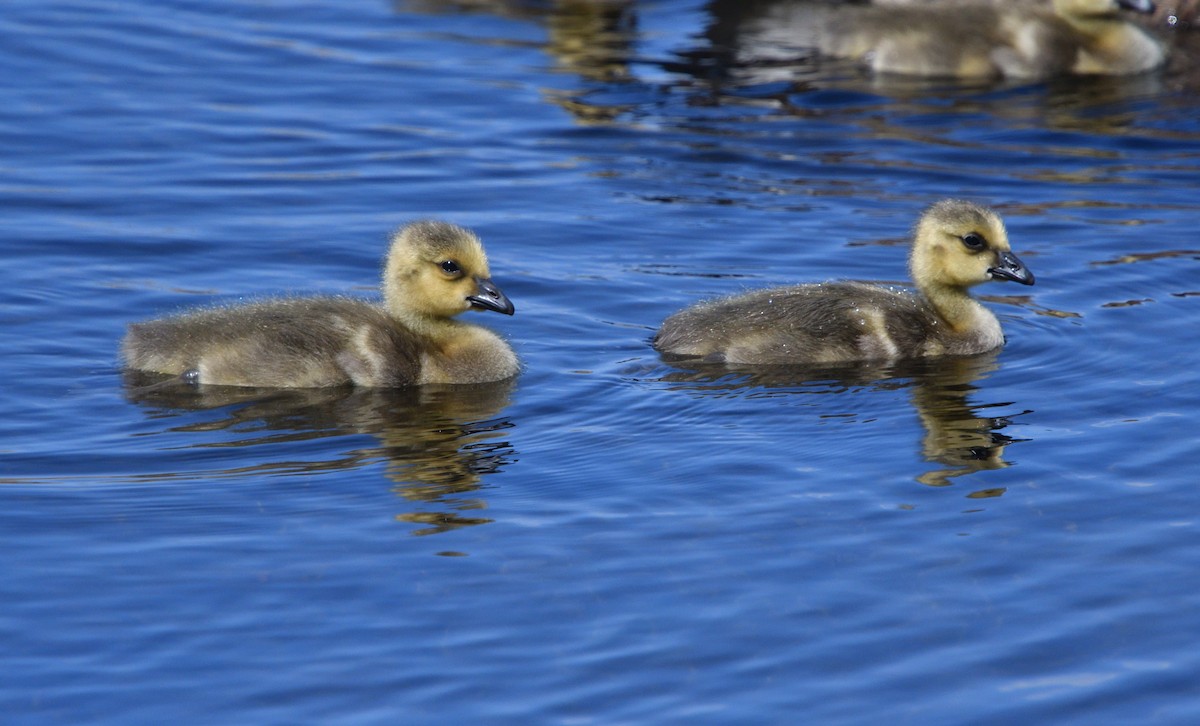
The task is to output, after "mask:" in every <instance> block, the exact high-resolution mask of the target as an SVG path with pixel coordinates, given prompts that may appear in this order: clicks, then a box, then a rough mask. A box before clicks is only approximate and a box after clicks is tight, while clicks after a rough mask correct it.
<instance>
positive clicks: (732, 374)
mask: <svg viewBox="0 0 1200 726" xmlns="http://www.w3.org/2000/svg"><path fill="white" fill-rule="evenodd" d="M997 356H998V352H992V353H985V354H983V355H979V356H970V357H949V358H938V359H930V360H918V361H899V362H893V363H864V364H852V365H845V366H838V367H829V368H813V367H801V366H795V367H793V366H759V367H742V366H729V365H725V364H707V363H695V362H691V361H687V362H680V361H669V362H670V363H671V365H672V366H674V367H676V368H680V370H678V371H676V372H673V373H670V374H668V375H666V376H664V377H663V378H662V379H661V380H662V381H663V382H666V383H669V384H671V387H672V388H674V389H676V390H680V391H687V392H689V393H693V394H700V395H712V394H717V395H721V394H726V393H728V392H730V391H738V390H743V391H748V390H752V389H756V388H757V389H765V390H769V391H771V392H773V393H785V394H794V395H821V394H831V393H832V394H835V395H836V394H839V393H842V392H844V391H846V390H847V389H850V388H866V389H874V390H898V389H907V390H908V392H909V398H910V401H911V403H912V406H913V409H914V410H915V411H916V413H917V416H918V417H919V418H920V420H921V425H922V427H923V428H924V429H925V435H924V436H923V437H922V440H921V448H920V450H921V454H922V456H923V457H924V458H925V459H926V460H927V461H930V462H932V463H935V464H939V465H940V466H941V467H942V468H938V469H934V470H932V471H926V472H923V473H921V474H919V475H917V476H916V477H915V479H916V480H917V481H918V482H920V483H922V484H926V485H928V486H938V487H940V486H949V485H950V484H952V483H953V480H954V479H955V478H956V477H960V476H964V475H966V474H973V473H975V472H979V471H987V470H990V469H1002V468H1004V467H1007V466H1009V465H1010V464H1011V462H1009V461H1006V460H1005V459H1004V453H1005V448H1006V447H1007V446H1008V445H1009V444H1012V443H1015V442H1020V441H1027V440H1028V439H1019V438H1014V437H1012V436H1009V435H1008V434H1005V433H1002V430H1003V429H1006V428H1008V427H1009V426H1010V425H1011V424H1012V421H1011V418H1012V416H1011V415H1004V416H992V415H989V413H988V412H989V410H991V409H997V408H1011V407H1012V406H1013V402H1011V401H1005V402H992V403H982V404H979V403H973V402H972V401H971V400H970V399H971V398H973V397H974V394H976V393H977V392H978V391H979V390H980V389H979V385H978V384H979V382H980V381H982V380H984V379H985V378H987V377H988V376H989V375H990V374H991V373H992V372H994V371H995V370H996V369H997V368H998V367H999V366H998V363H997V360H996V359H997ZM1027 413H1031V411H1023V412H1022V413H1021V414H1019V415H1024V414H1027ZM1003 493H1004V491H1003V489H983V490H979V491H976V492H972V493H971V494H970V495H969V496H971V497H973V498H983V497H988V496H999V495H1000V494H1003Z"/></svg>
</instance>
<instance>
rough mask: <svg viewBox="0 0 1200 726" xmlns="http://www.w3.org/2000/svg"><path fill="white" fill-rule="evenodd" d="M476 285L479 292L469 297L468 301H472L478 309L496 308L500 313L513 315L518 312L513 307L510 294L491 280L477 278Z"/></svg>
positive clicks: (473, 305)
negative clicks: (501, 290)
mask: <svg viewBox="0 0 1200 726" xmlns="http://www.w3.org/2000/svg"><path fill="white" fill-rule="evenodd" d="M475 285H476V287H478V288H479V292H477V293H475V294H474V295H472V296H471V297H469V298H467V302H469V303H471V307H473V308H475V309H476V310H495V311H496V312H498V313H504V314H505V315H512V314H513V313H514V312H516V308H514V307H513V304H512V300H509V299H508V296H507V295H505V294H504V293H502V292H500V288H498V287H496V285H495V283H493V282H492V281H491V280H484V279H482V278H476V280H475Z"/></svg>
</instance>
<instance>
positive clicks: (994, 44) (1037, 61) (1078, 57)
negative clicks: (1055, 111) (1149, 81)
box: [817, 0, 1166, 78]
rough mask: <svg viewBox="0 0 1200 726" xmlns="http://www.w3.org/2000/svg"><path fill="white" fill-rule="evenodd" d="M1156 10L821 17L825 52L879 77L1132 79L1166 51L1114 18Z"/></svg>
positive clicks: (1122, 5)
mask: <svg viewBox="0 0 1200 726" xmlns="http://www.w3.org/2000/svg"><path fill="white" fill-rule="evenodd" d="M1121 10H1131V11H1134V12H1139V13H1152V12H1154V3H1153V2H1151V0H1053V3H1052V4H1051V7H1050V8H1045V7H1040V6H1037V5H1033V4H1029V3H1021V2H1005V3H994V2H987V0H976V1H974V2H970V1H961V2H960V1H957V0H950V1H948V2H939V3H923V4H921V5H918V6H899V7H886V6H885V7H865V8H834V9H833V11H831V12H829V13H822V14H821V15H820V16H819V18H818V30H817V45H818V47H819V48H820V50H821V51H822V52H825V53H828V54H830V55H834V56H839V57H843V58H852V59H857V60H861V61H863V62H864V63H866V64H867V65H868V66H869V67H870V68H871V70H873V71H875V72H878V73H896V74H903V75H913V76H931V77H932V76H942V77H957V78H973V77H974V78H979V77H994V76H1008V77H1012V78H1045V77H1051V76H1057V75H1066V74H1085V75H1132V74H1137V73H1145V72H1147V71H1150V70H1153V69H1155V68H1157V67H1159V66H1161V65H1163V63H1164V62H1165V60H1166V51H1165V49H1164V47H1163V46H1162V44H1160V43H1159V42H1158V41H1157V40H1156V39H1155V38H1154V37H1153V36H1152V35H1151V34H1149V33H1148V32H1146V31H1145V30H1143V29H1142V28H1140V27H1138V26H1136V25H1134V24H1132V23H1130V22H1128V21H1127V20H1126V19H1125V18H1122V17H1121V16H1120V14H1119V13H1120V11H1121Z"/></svg>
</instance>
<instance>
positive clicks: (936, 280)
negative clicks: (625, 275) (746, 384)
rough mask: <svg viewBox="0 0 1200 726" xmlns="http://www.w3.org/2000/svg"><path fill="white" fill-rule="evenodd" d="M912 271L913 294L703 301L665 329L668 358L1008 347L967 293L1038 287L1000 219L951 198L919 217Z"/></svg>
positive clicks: (872, 356)
mask: <svg viewBox="0 0 1200 726" xmlns="http://www.w3.org/2000/svg"><path fill="white" fill-rule="evenodd" d="M909 270H910V272H911V274H912V278H913V281H914V282H915V283H916V288H917V292H916V293H915V294H914V293H911V292H908V291H901V290H896V289H892V288H886V287H880V286H877V285H870V284H866V283H859V282H830V283H822V284H809V285H796V286H792V287H778V288H773V289H767V290H758V291H754V292H749V293H746V294H743V295H737V296H734V297H728V298H723V299H719V300H714V301H709V302H704V303H700V304H699V305H696V306H694V307H691V308H687V309H685V310H683V311H681V312H678V313H676V314H674V315H672V316H671V317H669V318H667V319H666V321H665V322H663V325H662V328H661V329H660V330H659V331H658V333H657V335H656V336H655V337H654V342H653V345H654V347H655V349H657V350H658V351H659V352H660V353H663V354H664V355H665V356H667V357H668V358H671V357H674V358H700V359H703V360H705V361H709V362H724V363H729V364H737V365H741V364H748V365H765V364H808V365H819V364H840V363H851V362H862V361H890V360H897V359H902V358H918V357H923V356H940V355H973V354H976V353H983V352H986V351H989V350H993V349H995V348H999V347H1000V346H1002V345H1004V334H1003V332H1001V330H1000V322H999V321H998V320H997V319H996V316H995V315H994V314H992V312H991V311H989V310H988V309H987V308H985V307H984V306H983V305H981V304H980V303H979V302H978V301H977V300H975V298H973V297H971V295H970V294H969V293H968V292H967V291H968V289H969V288H970V287H972V286H973V285H978V284H979V283H983V282H988V281H989V280H1012V281H1014V282H1019V283H1021V284H1022V285H1032V284H1033V273H1031V272H1030V271H1029V269H1028V268H1027V267H1025V265H1024V264H1023V263H1022V262H1021V260H1019V259H1018V258H1017V256H1016V255H1014V254H1013V253H1012V250H1011V249H1010V247H1009V244H1008V234H1007V232H1006V231H1005V229H1004V223H1003V222H1002V221H1001V220H1000V217H999V216H997V215H996V213H995V212H993V211H991V210H990V209H987V208H985V207H981V206H979V205H977V204H973V203H971V202H966V201H961V200H957V199H947V200H944V201H941V202H938V203H937V204H934V205H933V206H931V207H929V208H928V209H927V210H926V211H925V212H924V214H922V215H921V219H920V221H919V222H918V223H917V226H916V230H915V231H914V235H913V244H912V251H911V254H910V256H909Z"/></svg>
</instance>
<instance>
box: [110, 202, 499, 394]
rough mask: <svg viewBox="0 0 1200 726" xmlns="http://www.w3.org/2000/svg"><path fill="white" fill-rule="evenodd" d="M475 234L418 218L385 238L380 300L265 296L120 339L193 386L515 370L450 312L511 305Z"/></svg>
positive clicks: (145, 363) (141, 366) (148, 362)
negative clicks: (493, 278) (388, 243)
mask: <svg viewBox="0 0 1200 726" xmlns="http://www.w3.org/2000/svg"><path fill="white" fill-rule="evenodd" d="M489 278H490V274H489V272H488V262H487V256H486V255H485V254H484V251H483V245H482V243H481V242H480V241H479V238H478V237H476V236H475V235H474V234H472V233H471V232H470V231H468V230H466V229H463V228H462V227H458V226H455V225H453V224H447V223H445V222H436V221H423V222H415V223H413V224H410V225H408V226H406V227H404V228H402V229H401V230H399V231H398V232H396V233H395V234H394V235H393V237H392V244H391V249H390V250H389V251H388V255H387V260H386V263H385V265H384V270H383V305H378V304H374V303H371V302H367V301H365V300H357V299H353V298H348V297H312V298H291V299H273V300H264V301H262V302H257V303H252V304H249V305H244V306H234V307H217V308H209V309H203V310H199V311H195V312H190V313H186V314H183V315H178V316H174V317H168V318H162V319H158V320H151V321H148V322H144V323H134V324H133V325H130V326H129V332H128V334H127V335H126V336H125V340H124V341H123V342H122V345H121V352H122V356H123V357H124V360H125V363H126V365H127V366H128V367H129V368H131V369H136V370H141V371H151V372H157V373H165V374H170V375H177V376H182V377H183V378H184V380H186V381H188V382H191V383H195V384H211V385H224V386H260V387H271V388H318V387H325V386H340V385H345V384H355V385H359V386H370V387H398V386H409V385H417V384H426V383H484V382H488V381H498V380H503V379H506V378H509V377H511V376H514V375H516V374H517V372H518V370H519V364H518V362H517V357H516V355H515V354H514V353H513V351H512V349H511V348H510V347H509V346H508V344H507V343H505V342H504V341H503V340H502V339H501V338H500V337H499V336H498V335H496V334H495V333H493V332H492V331H490V330H488V329H486V328H482V327H479V326H477V325H471V324H469V323H463V322H460V321H457V320H454V319H453V318H454V316H456V315H458V314H460V313H463V312H466V311H467V310H472V309H474V310H493V311H495V312H499V313H503V314H505V315H512V314H513V304H512V302H510V301H509V299H508V298H507V297H506V296H505V295H504V293H502V292H501V291H500V289H499V288H498V287H496V286H495V285H494V284H493V283H492V282H491V280H490V279H489Z"/></svg>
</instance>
